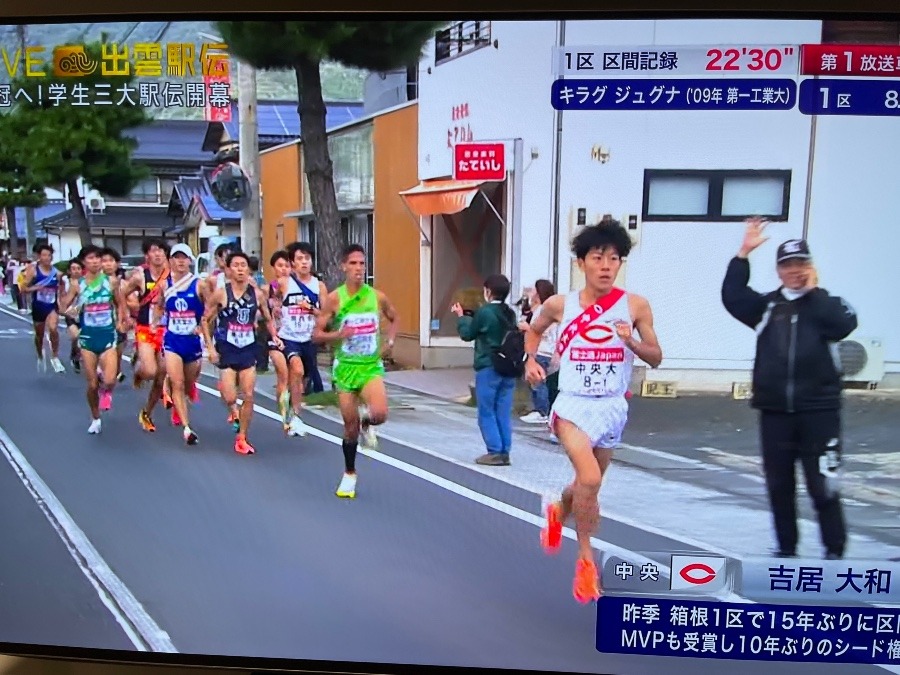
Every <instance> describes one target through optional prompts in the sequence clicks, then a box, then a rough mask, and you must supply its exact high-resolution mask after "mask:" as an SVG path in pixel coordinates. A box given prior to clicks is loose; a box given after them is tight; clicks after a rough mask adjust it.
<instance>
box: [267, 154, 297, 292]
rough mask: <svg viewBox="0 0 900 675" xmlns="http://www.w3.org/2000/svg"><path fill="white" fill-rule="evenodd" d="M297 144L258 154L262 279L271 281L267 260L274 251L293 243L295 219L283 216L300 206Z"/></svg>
mask: <svg viewBox="0 0 900 675" xmlns="http://www.w3.org/2000/svg"><path fill="white" fill-rule="evenodd" d="M300 155H301V152H300V145H299V144H298V143H291V144H289V145H280V146H278V147H277V148H273V149H272V150H268V151H267V150H264V151H262V152H260V153H259V175H260V192H261V193H262V214H261V215H262V256H261V258H262V259H261V260H260V264H261V266H262V267H263V271H264V272H265V275H266V279H270V280H271V278H272V269H271V267H269V258H270V257H271V256H272V254H273V253H274V252H275V251H277V250H278V249H281V248H284V247H285V246H286V245H287V244H289V243H291V242H292V241H297V219H296V218H285V217H284V216H285V214H286V213H290V212H291V211H298V210H300V209H301V208H302V207H303V204H302V203H301V200H302V195H303V181H302V179H301V176H303V164H302V162H303V160H302V157H301V156H300Z"/></svg>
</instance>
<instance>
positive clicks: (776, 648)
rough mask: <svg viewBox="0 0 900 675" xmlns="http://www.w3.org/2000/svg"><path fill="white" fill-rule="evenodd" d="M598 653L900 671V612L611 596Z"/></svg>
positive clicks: (602, 613) (602, 604)
mask: <svg viewBox="0 0 900 675" xmlns="http://www.w3.org/2000/svg"><path fill="white" fill-rule="evenodd" d="M597 651H600V652H605V653H613V654H638V655H645V656H686V657H691V658H710V659H738V660H745V661H746V660H752V661H805V662H818V663H863V664H892V665H900V609H898V608H894V607H891V608H885V607H858V606H857V607H834V606H830V607H824V606H821V605H819V606H805V605H768V604H765V605H763V604H759V605H758V604H746V603H725V602H709V601H703V600H693V599H677V600H676V599H662V598H654V599H650V598H636V597H632V598H627V597H621V596H619V597H615V596H604V597H602V598H601V599H600V601H599V602H598V603H597Z"/></svg>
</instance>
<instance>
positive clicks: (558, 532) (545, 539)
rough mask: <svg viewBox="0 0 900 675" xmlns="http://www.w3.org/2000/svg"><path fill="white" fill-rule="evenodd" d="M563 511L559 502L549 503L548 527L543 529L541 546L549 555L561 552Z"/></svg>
mask: <svg viewBox="0 0 900 675" xmlns="http://www.w3.org/2000/svg"><path fill="white" fill-rule="evenodd" d="M561 511H562V509H561V508H560V506H559V504H556V503H554V504H548V505H547V527H545V528H544V529H542V530H541V546H543V547H544V552H545V553H547V554H548V555H554V554H556V553H559V547H560V544H562V529H563V524H562V520H560V515H561Z"/></svg>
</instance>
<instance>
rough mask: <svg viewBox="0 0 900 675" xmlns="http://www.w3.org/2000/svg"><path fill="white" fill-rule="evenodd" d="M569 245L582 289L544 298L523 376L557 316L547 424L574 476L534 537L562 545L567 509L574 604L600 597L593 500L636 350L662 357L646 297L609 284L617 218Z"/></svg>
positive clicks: (531, 374) (618, 233) (621, 421)
mask: <svg viewBox="0 0 900 675" xmlns="http://www.w3.org/2000/svg"><path fill="white" fill-rule="evenodd" d="M572 251H573V253H574V254H575V257H576V258H577V260H578V266H579V267H580V268H581V271H582V272H583V273H584V277H585V287H584V289H583V290H578V291H572V292H571V293H568V294H567V295H555V296H553V297H552V298H549V299H548V300H547V301H545V302H544V304H543V305H542V309H541V313H540V315H539V316H538V317H537V318H536V319H535V320H534V321H533V322H532V324H531V327H530V330H529V331H528V332H527V333H526V337H525V351H526V353H527V354H528V362H527V364H526V368H525V377H526V379H527V380H528V381H529V382H530V383H532V384H536V383H538V382H541V381H542V380H544V378H545V377H546V373H545V372H544V369H543V368H542V367H541V366H540V364H539V363H538V362H537V361H536V360H535V358H534V357H535V353H536V352H537V348H538V346H539V344H540V340H541V335H542V334H543V332H544V331H545V330H547V329H548V328H549V327H550V326H551V325H553V324H554V323H555V322H559V331H560V332H559V340H558V342H557V345H556V353H557V356H558V357H559V361H560V371H559V395H558V396H557V398H556V401H554V403H553V409H552V411H551V413H550V427H551V430H552V431H553V432H554V433H555V434H556V436H557V437H558V438H559V441H560V443H561V444H562V446H563V447H564V448H565V450H566V454H567V455H568V456H569V460H570V461H571V462H572V466H573V468H574V469H575V480H574V481H573V482H572V484H571V485H569V486H568V487H566V488H565V489H564V490H563V493H562V496H561V497H560V499H559V501H557V502H555V503H553V504H550V505H549V506H548V507H547V527H546V528H544V530H543V531H542V532H541V541H542V543H543V545H544V548H545V550H546V551H547V552H549V553H555V552H556V551H557V550H558V549H559V547H560V544H561V543H562V528H563V526H564V525H565V522H566V520H568V518H569V516H570V515H574V517H575V531H576V534H577V537H578V548H579V555H578V561H577V563H576V566H575V581H574V584H573V594H574V596H575V599H576V600H578V601H579V602H590V601H591V600H597V599H598V598H599V597H600V578H599V573H598V571H597V564H596V561H595V559H594V551H593V548H592V546H591V537H592V536H593V535H594V533H595V531H596V529H597V526H598V524H599V522H600V510H599V505H598V501H597V499H598V494H599V492H600V485H601V483H602V482H603V477H604V474H605V473H606V470H607V467H609V463H610V460H611V459H612V451H613V448H615V447H616V446H617V445H618V444H619V442H620V441H621V438H622V431H623V430H624V428H625V423H626V422H627V420H628V401H627V397H628V395H629V385H630V384H631V370H632V365H633V363H634V358H635V356H637V357H638V358H640V359H641V360H642V361H644V362H645V363H646V364H647V365H649V366H650V367H651V368H656V367H657V366H659V364H660V363H661V362H662V350H661V349H660V347H659V343H658V342H657V339H656V333H655V331H654V330H653V314H652V312H651V310H650V305H649V303H648V302H647V300H646V299H644V298H642V297H641V296H639V295H635V294H633V293H626V292H625V291H624V290H622V289H620V288H616V287H615V285H614V284H615V281H616V277H617V276H618V274H619V270H620V269H621V267H622V262H623V260H624V258H625V257H626V256H627V255H628V253H629V252H630V251H631V238H630V236H629V235H628V231H627V230H626V229H625V228H624V227H622V226H621V225H620V224H619V223H618V222H617V221H614V220H604V221H602V222H601V223H600V224H599V225H593V226H591V227H586V228H584V229H583V230H582V231H581V233H579V234H578V236H577V237H575V239H574V241H573V242H572ZM632 329H636V330H637V332H638V334H639V335H640V337H641V339H640V341H638V340H636V339H635V338H634V335H633V332H632Z"/></svg>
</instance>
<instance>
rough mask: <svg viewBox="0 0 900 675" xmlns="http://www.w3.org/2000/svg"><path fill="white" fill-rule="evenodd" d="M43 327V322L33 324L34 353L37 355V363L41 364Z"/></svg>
mask: <svg viewBox="0 0 900 675" xmlns="http://www.w3.org/2000/svg"><path fill="white" fill-rule="evenodd" d="M45 325H46V324H45V323H44V321H35V322H34V351H35V352H36V353H37V359H38V362H39V363H43V361H44V333H45Z"/></svg>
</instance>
